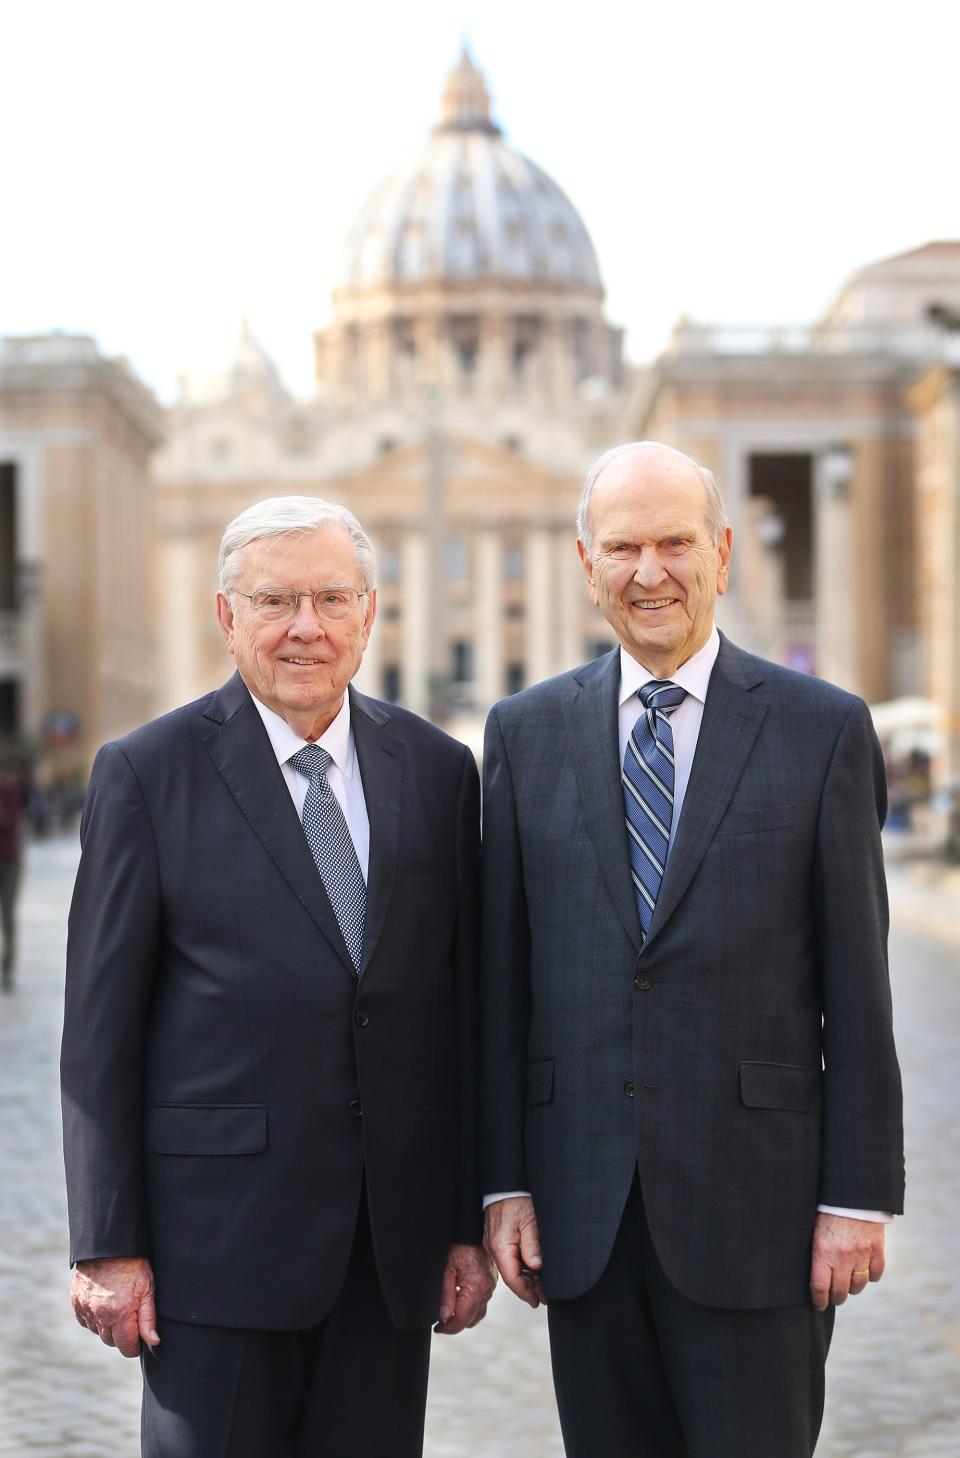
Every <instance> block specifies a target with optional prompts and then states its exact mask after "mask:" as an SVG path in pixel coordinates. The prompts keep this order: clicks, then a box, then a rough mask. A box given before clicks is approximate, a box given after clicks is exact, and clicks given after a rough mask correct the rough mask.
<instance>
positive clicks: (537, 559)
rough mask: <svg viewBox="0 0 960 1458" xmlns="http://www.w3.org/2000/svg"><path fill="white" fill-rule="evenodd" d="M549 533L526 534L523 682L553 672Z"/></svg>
mask: <svg viewBox="0 0 960 1458" xmlns="http://www.w3.org/2000/svg"><path fill="white" fill-rule="evenodd" d="M551 547H552V542H551V535H550V532H548V531H546V530H545V529H544V528H543V527H536V528H535V529H534V530H533V531H531V532H528V534H527V540H526V548H525V558H526V569H527V570H526V580H527V602H526V609H527V611H526V618H527V640H526V654H525V662H524V676H525V679H526V682H527V683H528V684H529V683H539V682H540V680H541V679H544V678H549V677H550V675H551V674H552V673H553V672H554V661H553V651H552V648H553V643H552V637H553V634H552V628H553V617H554V613H555V611H556V606H555V603H556V594H555V585H556V584H555V581H554V571H553V560H552V551H551Z"/></svg>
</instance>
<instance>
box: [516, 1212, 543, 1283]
mask: <svg viewBox="0 0 960 1458" xmlns="http://www.w3.org/2000/svg"><path fill="white" fill-rule="evenodd" d="M520 1258H521V1260H522V1261H523V1264H524V1265H525V1266H529V1267H530V1269H531V1270H534V1271H539V1269H540V1267H541V1266H542V1265H543V1258H542V1256H541V1254H540V1231H539V1228H538V1226H537V1222H536V1221H535V1220H534V1221H533V1222H532V1223H531V1224H530V1225H526V1226H524V1228H523V1230H521V1232H520Z"/></svg>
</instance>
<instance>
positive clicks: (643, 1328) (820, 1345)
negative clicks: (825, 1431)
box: [548, 1179, 833, 1458]
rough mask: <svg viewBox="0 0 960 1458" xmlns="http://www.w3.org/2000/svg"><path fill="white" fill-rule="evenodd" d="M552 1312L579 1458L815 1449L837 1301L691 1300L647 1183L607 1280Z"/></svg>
mask: <svg viewBox="0 0 960 1458" xmlns="http://www.w3.org/2000/svg"><path fill="white" fill-rule="evenodd" d="M704 1218H705V1219H709V1214H705V1216H704ZM749 1218H750V1212H749V1210H745V1211H744V1219H745V1220H749ZM548 1318H549V1326H550V1351H551V1357H552V1361H553V1377H554V1384H555V1386H556V1392H557V1406H558V1408H559V1411H560V1425H561V1428H562V1430H563V1441H564V1448H565V1451H566V1454H567V1458H810V1455H811V1454H812V1452H813V1450H814V1448H815V1446H816V1442H817V1436H818V1434H819V1432H820V1422H821V1419H822V1417H823V1386H824V1364H825V1362H826V1357H827V1350H828V1348H829V1345H830V1336H831V1333H832V1331H833V1309H832V1308H830V1309H828V1310H827V1311H826V1312H824V1313H822V1314H821V1313H818V1312H816V1311H814V1309H813V1307H812V1306H811V1305H802V1306H787V1307H774V1308H772V1309H770V1310H763V1311H725V1310H721V1309H719V1308H716V1307H709V1306H700V1305H698V1304H697V1303H696V1302H694V1301H690V1300H688V1299H687V1298H686V1297H685V1296H682V1295H681V1294H680V1292H679V1291H677V1290H676V1288H675V1287H674V1286H672V1285H671V1284H670V1282H669V1281H668V1280H667V1277H666V1275H665V1274H664V1271H663V1267H662V1266H661V1265H660V1262H659V1260H658V1259H657V1255H656V1252H655V1250H654V1248H653V1243H652V1241H651V1239H650V1231H649V1229H648V1226H647V1221H646V1216H645V1214H644V1210H643V1199H642V1196H641V1193H640V1184H639V1181H638V1180H636V1179H635V1180H634V1183H633V1188H632V1190H631V1192H630V1198H629V1200H628V1201H627V1207H626V1210H625V1211H624V1215H623V1219H622V1221H621V1224H620V1230H619V1233H618V1235H617V1239H616V1243H615V1245H614V1248H613V1253H612V1255H611V1257H610V1262H609V1264H608V1266H607V1268H606V1270H605V1271H604V1273H603V1275H602V1276H601V1278H600V1280H599V1281H598V1282H597V1284H596V1285H595V1286H594V1287H593V1288H592V1289H591V1290H590V1291H587V1292H586V1293H585V1294H584V1295H583V1296H578V1297H576V1298H575V1299H574V1300H572V1301H551V1302H550V1305H549V1308H548Z"/></svg>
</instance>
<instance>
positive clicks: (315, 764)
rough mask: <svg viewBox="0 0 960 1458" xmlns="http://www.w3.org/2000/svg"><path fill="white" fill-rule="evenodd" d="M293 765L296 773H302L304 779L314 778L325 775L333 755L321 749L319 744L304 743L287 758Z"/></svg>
mask: <svg viewBox="0 0 960 1458" xmlns="http://www.w3.org/2000/svg"><path fill="white" fill-rule="evenodd" d="M288 763H289V764H292V765H293V768H294V769H295V770H296V772H297V774H298V775H303V777H304V779H306V780H315V779H318V778H319V777H321V776H323V775H326V773H327V770H328V769H329V768H330V766H331V764H332V763H333V756H332V755H331V754H329V753H328V752H327V750H325V749H322V748H321V746H320V745H319V744H305V745H304V746H303V748H302V749H298V750H297V752H296V754H291V756H290V759H289V760H288Z"/></svg>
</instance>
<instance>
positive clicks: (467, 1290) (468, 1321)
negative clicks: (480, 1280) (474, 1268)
mask: <svg viewBox="0 0 960 1458" xmlns="http://www.w3.org/2000/svg"><path fill="white" fill-rule="evenodd" d="M482 1304H483V1292H482V1291H481V1290H480V1287H479V1286H474V1285H465V1286H461V1287H460V1291H459V1293H458V1295H457V1309H456V1312H455V1314H454V1320H456V1321H459V1322H460V1324H461V1330H462V1328H463V1327H465V1326H473V1325H474V1323H475V1322H476V1320H477V1311H478V1310H479V1308H480V1306H481V1305H482Z"/></svg>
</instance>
